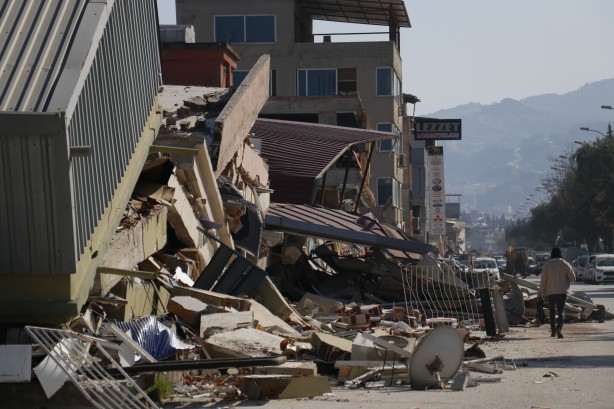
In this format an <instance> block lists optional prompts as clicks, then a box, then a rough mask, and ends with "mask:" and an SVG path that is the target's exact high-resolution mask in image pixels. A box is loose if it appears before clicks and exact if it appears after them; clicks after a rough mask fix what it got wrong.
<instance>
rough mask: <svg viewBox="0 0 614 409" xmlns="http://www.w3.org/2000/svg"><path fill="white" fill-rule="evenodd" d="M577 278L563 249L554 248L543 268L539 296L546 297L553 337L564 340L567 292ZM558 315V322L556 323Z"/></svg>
mask: <svg viewBox="0 0 614 409" xmlns="http://www.w3.org/2000/svg"><path fill="white" fill-rule="evenodd" d="M574 281H576V276H575V274H574V272H573V268H572V267H571V265H570V264H569V263H568V262H567V261H565V260H563V258H562V256H561V249H560V248H558V247H554V248H553V249H552V252H551V253H550V260H548V261H547V262H546V263H545V264H544V266H543V268H542V276H541V282H540V284H539V296H540V297H541V296H546V298H547V299H548V308H549V309H550V330H551V334H550V336H551V337H554V336H556V337H558V338H563V333H562V332H561V331H562V329H563V320H564V319H565V301H566V300H567V290H569V286H570V285H571V283H572V282H574ZM555 315H556V321H555Z"/></svg>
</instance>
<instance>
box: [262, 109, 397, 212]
mask: <svg viewBox="0 0 614 409" xmlns="http://www.w3.org/2000/svg"><path fill="white" fill-rule="evenodd" d="M252 133H254V135H255V137H256V138H258V139H261V140H262V147H261V155H262V157H263V158H264V159H265V160H266V161H267V164H268V165H269V180H270V182H271V188H272V189H273V190H274V192H273V193H272V194H271V198H272V200H273V201H276V202H286V203H295V204H302V203H309V202H310V201H311V196H312V193H313V189H314V183H315V182H316V180H317V179H318V178H320V177H322V175H323V174H324V173H326V172H327V171H328V170H329V169H331V168H332V167H333V165H334V164H335V162H336V161H337V160H338V159H339V158H340V157H341V156H342V155H343V153H344V152H346V151H347V150H348V149H350V148H351V147H354V146H356V145H360V144H364V143H369V142H376V141H383V140H390V139H395V138H396V136H395V135H394V134H392V133H390V132H381V131H373V130H369V129H361V128H347V127H343V126H332V125H323V124H312V123H303V122H293V121H281V120H276V119H261V118H259V119H257V120H256V122H255V123H254V126H253V128H252Z"/></svg>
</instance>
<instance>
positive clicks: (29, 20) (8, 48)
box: [0, 0, 88, 112]
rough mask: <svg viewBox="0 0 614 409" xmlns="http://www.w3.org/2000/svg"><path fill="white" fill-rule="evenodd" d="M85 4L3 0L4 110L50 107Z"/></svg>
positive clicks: (82, 0)
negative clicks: (48, 105) (49, 103)
mask: <svg viewBox="0 0 614 409" xmlns="http://www.w3.org/2000/svg"><path fill="white" fill-rule="evenodd" d="M87 4H88V1H87V0H64V1H12V0H3V1H2V3H1V5H0V111H28V112H42V111H45V110H46V107H47V104H48V101H49V99H50V98H51V96H52V95H53V91H54V89H55V87H56V84H57V79H58V78H59V76H60V74H61V73H62V70H63V68H64V64H65V63H66V58H67V55H68V52H69V50H70V48H71V44H72V42H73V41H74V37H75V34H76V32H77V29H78V28H79V24H80V21H81V19H82V17H83V15H84V12H85V9H86V6H87Z"/></svg>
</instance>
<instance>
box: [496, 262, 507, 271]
mask: <svg viewBox="0 0 614 409" xmlns="http://www.w3.org/2000/svg"><path fill="white" fill-rule="evenodd" d="M497 267H499V273H505V270H506V269H507V261H506V260H505V259H504V258H502V259H499V260H497Z"/></svg>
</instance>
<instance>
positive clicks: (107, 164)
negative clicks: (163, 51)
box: [68, 0, 161, 256]
mask: <svg viewBox="0 0 614 409" xmlns="http://www.w3.org/2000/svg"><path fill="white" fill-rule="evenodd" d="M155 7H156V5H155V2H152V1H149V0H130V1H126V0H124V1H116V2H115V4H114V6H113V9H112V11H111V14H110V17H109V21H108V23H107V26H106V27H105V32H104V34H103V36H102V38H101V40H100V44H99V48H98V52H97V54H96V59H95V60H94V62H93V64H92V66H91V70H90V72H89V75H88V77H87V79H86V80H85V84H84V87H83V90H82V92H81V94H80V95H79V97H78V102H77V104H76V108H75V111H74V112H73V115H72V117H71V118H69V126H68V135H69V143H70V145H71V146H84V145H85V146H91V147H92V156H90V157H85V158H73V160H72V163H71V175H72V183H73V185H72V191H73V207H74V211H75V214H74V217H75V221H76V223H75V225H76V229H75V234H76V240H75V248H74V251H75V255H77V256H78V255H80V254H81V253H82V251H83V249H84V248H85V246H86V244H87V242H88V240H89V239H90V237H91V235H92V233H93V232H94V229H95V228H96V227H97V226H98V223H99V222H100V218H101V216H102V214H103V212H104V210H105V208H106V207H107V206H108V205H109V204H110V202H111V199H112V197H113V194H114V192H115V189H116V188H117V186H118V184H119V182H120V181H121V178H122V176H123V174H124V172H125V170H126V168H127V166H128V164H129V161H130V159H131V157H132V154H133V153H134V149H135V147H136V145H137V143H138V141H139V138H140V135H141V132H142V130H143V127H144V126H145V121H146V120H147V117H148V114H149V111H150V109H151V105H152V103H153V100H154V98H155V96H156V94H157V91H158V87H159V86H160V85H161V79H160V76H159V73H160V71H161V68H160V58H159V51H158V38H157V31H156V30H157V26H156V24H155V22H156V20H155V19H156V11H155Z"/></svg>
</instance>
